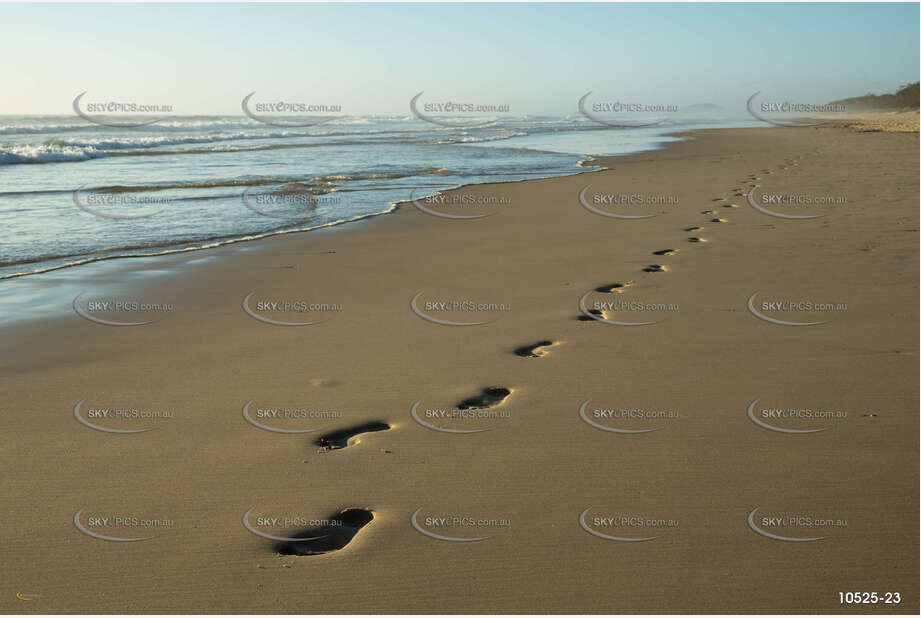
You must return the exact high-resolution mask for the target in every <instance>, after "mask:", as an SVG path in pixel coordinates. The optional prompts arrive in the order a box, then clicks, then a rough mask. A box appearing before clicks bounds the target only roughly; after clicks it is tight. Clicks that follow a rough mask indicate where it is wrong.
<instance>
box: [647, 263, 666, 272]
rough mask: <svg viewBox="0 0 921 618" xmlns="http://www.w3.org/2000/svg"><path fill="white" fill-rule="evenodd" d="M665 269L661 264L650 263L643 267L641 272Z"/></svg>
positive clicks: (662, 270)
mask: <svg viewBox="0 0 921 618" xmlns="http://www.w3.org/2000/svg"><path fill="white" fill-rule="evenodd" d="M666 270H668V269H667V268H665V267H664V266H662V265H661V264H650V265H649V266H647V267H646V268H644V269H643V272H644V273H664V272H665V271H666Z"/></svg>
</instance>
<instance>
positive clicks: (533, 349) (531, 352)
mask: <svg viewBox="0 0 921 618" xmlns="http://www.w3.org/2000/svg"><path fill="white" fill-rule="evenodd" d="M552 345H553V342H552V341H549V340H544V341H538V342H537V343H532V344H531V345H523V346H521V347H520V348H515V354H516V355H518V356H523V357H524V358H540V357H541V356H544V355H545V354H546V353H547V351H546V350H544V349H542V348H547V347H550V346H552Z"/></svg>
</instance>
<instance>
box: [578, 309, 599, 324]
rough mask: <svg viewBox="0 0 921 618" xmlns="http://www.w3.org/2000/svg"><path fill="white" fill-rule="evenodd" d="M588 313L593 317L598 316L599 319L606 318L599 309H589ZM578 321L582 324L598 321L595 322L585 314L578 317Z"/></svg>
mask: <svg viewBox="0 0 921 618" xmlns="http://www.w3.org/2000/svg"><path fill="white" fill-rule="evenodd" d="M588 312H589V313H591V314H592V315H597V316H598V317H599V318H603V317H604V314H603V313H602V312H601V311H599V310H598V309H589V310H588ZM576 319H577V320H579V321H580V322H597V320H595V319H594V318H590V317H588V316H587V315H585V314H584V313H583V314H580V315H579V316H577V317H576Z"/></svg>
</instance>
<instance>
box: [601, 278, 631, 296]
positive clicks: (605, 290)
mask: <svg viewBox="0 0 921 618" xmlns="http://www.w3.org/2000/svg"><path fill="white" fill-rule="evenodd" d="M631 285H633V282H632V281H627V282H626V283H609V284H607V285H600V286H598V287H597V288H595V291H596V292H601V293H602V294H613V293H615V292H617V293H620V292H623V291H624V288H626V287H629V286H631Z"/></svg>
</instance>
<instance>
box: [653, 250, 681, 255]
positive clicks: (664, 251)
mask: <svg viewBox="0 0 921 618" xmlns="http://www.w3.org/2000/svg"><path fill="white" fill-rule="evenodd" d="M676 251H677V249H659V250H658V251H653V252H652V254H653V255H672V254H674V253H675V252H676Z"/></svg>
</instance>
